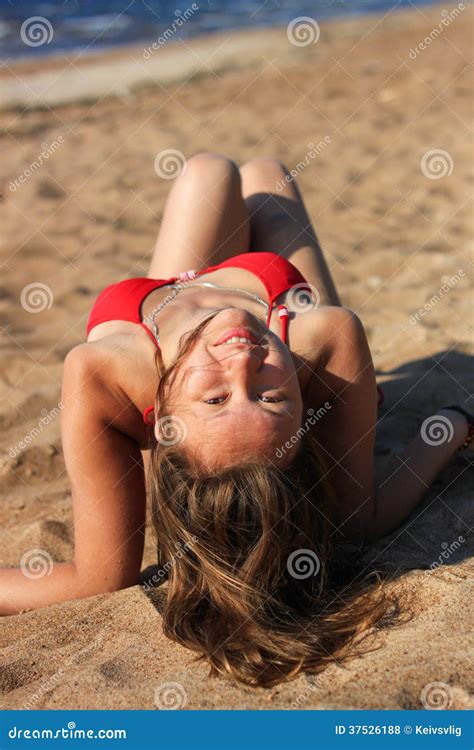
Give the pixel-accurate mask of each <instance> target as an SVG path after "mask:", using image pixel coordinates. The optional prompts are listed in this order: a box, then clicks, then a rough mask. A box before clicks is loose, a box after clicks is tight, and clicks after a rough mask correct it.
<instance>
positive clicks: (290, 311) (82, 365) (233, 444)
mask: <svg viewBox="0 0 474 750" xmlns="http://www.w3.org/2000/svg"><path fill="white" fill-rule="evenodd" d="M189 269H193V270H189ZM157 279H166V281H157ZM62 403H63V414H62V416H63V420H62V440H63V449H64V456H65V461H66V467H67V470H68V472H69V476H70V478H71V484H72V493H73V503H74V523H75V559H74V562H70V563H65V564H63V563H61V564H58V565H55V566H54V568H53V570H52V572H51V574H50V575H47V576H44V577H43V578H39V579H31V578H28V577H25V576H24V575H23V573H22V571H21V570H20V569H18V570H9V569H8V570H2V571H0V613H1V614H4V615H8V614H15V613H18V612H20V611H23V610H25V609H31V608H36V607H44V606H46V605H49V604H54V603H56V602H61V601H64V600H69V599H75V598H81V597H87V596H93V595H95V594H100V593H103V592H110V591H116V590H117V589H121V588H124V587H127V586H133V585H134V584H136V583H137V582H138V581H139V574H140V567H141V563H142V553H143V540H144V526H145V495H146V493H145V476H144V464H143V460H142V454H141V451H148V450H151V455H150V456H149V460H147V464H148V467H147V469H148V475H149V476H148V484H149V492H150V495H151V498H152V503H153V523H154V526H155V528H156V532H157V537H158V557H159V561H158V562H159V565H160V566H161V569H162V568H163V566H165V569H166V570H167V571H168V578H169V581H168V589H167V603H166V606H165V611H164V616H163V620H164V629H165V633H166V634H167V635H168V636H170V637H171V638H173V639H175V640H177V641H179V642H180V643H183V644H185V645H186V646H188V647H189V648H191V649H193V650H195V651H197V652H198V653H200V654H202V655H204V656H206V657H207V658H208V660H209V662H210V663H211V665H212V667H213V669H214V671H218V672H221V673H227V674H230V675H232V676H234V677H235V678H237V679H240V680H242V681H245V682H248V683H250V684H260V685H271V684H274V683H276V682H279V681H281V680H282V679H285V678H288V677H291V676H293V675H295V674H297V673H298V672H299V671H301V670H311V669H313V670H317V669H320V668H321V667H322V665H324V664H325V663H326V662H328V661H329V660H331V659H332V658H334V656H341V655H343V654H344V653H346V652H348V649H349V650H350V646H351V644H354V642H355V641H356V640H357V639H358V637H359V636H360V635H361V634H363V633H365V632H367V631H368V629H369V628H370V627H371V626H373V625H374V624H376V623H377V622H378V621H379V620H380V618H381V617H382V615H383V614H384V612H385V611H386V608H387V603H386V601H385V598H384V597H383V596H380V592H377V591H376V592H375V593H374V592H373V591H372V592H370V591H369V593H367V592H366V593H363V594H362V595H356V594H354V593H352V594H350V595H348V589H345V590H344V591H342V592H340V593H339V594H337V595H335V593H334V592H335V589H334V586H335V578H334V575H333V569H335V568H334V565H335V563H336V562H337V560H335V556H334V546H335V543H337V542H339V541H341V540H343V541H350V542H355V543H356V544H357V545H362V544H364V543H366V542H370V541H372V540H375V539H377V538H379V537H381V536H383V535H384V534H387V533H388V532H390V531H392V530H393V529H395V528H397V526H399V525H400V524H401V523H403V521H405V519H406V518H407V517H408V516H409V515H410V513H411V512H412V511H413V509H414V508H415V507H416V506H417V504H418V503H419V502H420V500H421V499H422V497H423V495H424V493H425V491H426V489H427V487H428V486H429V484H430V483H431V482H432V481H433V480H434V478H435V477H436V475H437V474H438V472H439V471H440V470H441V469H442V468H443V466H445V464H446V463H447V462H448V461H449V459H450V458H451V457H452V456H453V454H454V453H455V452H456V451H457V450H458V449H460V448H461V447H465V446H466V444H467V442H469V440H471V439H472V437H473V431H474V430H473V423H472V420H471V421H469V419H468V418H467V416H466V415H465V414H464V413H463V412H462V410H461V411H459V410H456V408H449V409H443V410H442V411H441V412H439V419H440V420H441V421H443V419H444V421H445V422H446V420H449V422H450V423H451V425H452V429H453V438H452V440H451V441H450V442H447V443H443V444H441V445H430V444H428V443H427V442H425V441H424V440H423V438H422V436H420V435H418V436H417V437H416V438H415V439H414V440H413V442H412V443H411V444H410V445H409V447H408V448H407V449H406V450H405V451H404V452H403V454H402V455H401V456H400V464H399V466H397V470H396V471H394V472H393V470H392V472H393V473H392V475H391V476H388V477H387V479H386V480H385V481H383V480H381V481H380V482H379V483H376V481H375V478H374V433H375V424H376V418H377V391H376V384H375V377H374V369H373V365H372V360H371V356H370V352H369V347H368V345H367V340H366V336H365V333H364V328H363V326H362V324H361V322H360V320H359V319H358V318H357V316H356V315H355V314H354V313H353V312H351V311H350V310H347V309H345V308H344V307H342V306H341V304H340V301H339V297H338V295H337V292H336V289H335V287H334V283H333V281H332V279H331V276H330V273H329V271H328V268H327V265H326V263H325V260H324V257H323V255H322V252H321V249H320V247H319V244H318V241H317V238H316V235H315V233H314V230H313V229H312V227H311V222H310V219H309V217H308V215H307V213H306V210H305V207H304V205H303V202H302V199H301V196H300V194H299V192H298V190H297V188H296V186H295V183H294V182H293V181H292V180H291V179H290V178H289V175H288V173H287V172H286V170H285V168H284V167H283V166H282V165H281V164H280V163H279V162H278V161H277V160H275V159H272V158H261V159H255V160H253V161H251V162H248V163H247V164H245V165H244V166H243V167H242V168H241V169H240V170H239V169H238V168H237V167H236V166H235V164H234V163H233V162H231V161H229V160H228V159H226V158H223V157H221V156H217V155H213V154H203V155H199V156H195V157H193V158H192V159H190V160H189V162H188V163H187V168H186V170H185V172H184V173H183V174H182V175H181V176H180V177H178V178H177V179H176V180H175V182H174V184H173V188H172V190H171V193H170V196H169V198H168V202H167V204H166V210H165V213H164V217H163V221H162V225H161V230H160V234H159V237H158V241H157V244H156V248H155V251H154V254H153V257H152V261H151V266H150V271H149V275H148V278H146V279H145V278H141V279H130V280H127V281H122V282H120V283H119V284H115V285H112V286H111V287H108V288H107V289H106V290H105V291H104V292H102V294H101V295H100V296H99V298H98V300H97V302H96V304H95V306H94V308H93V310H92V313H91V316H90V320H89V327H88V339H87V343H85V344H82V345H80V346H78V347H76V348H75V349H73V350H72V351H71V352H70V353H69V354H68V356H67V358H66V362H65V367H64V383H63V396H62ZM151 405H153V406H151ZM376 484H377V486H376ZM178 550H179V554H178V553H177V551H178ZM308 571H309V572H308ZM158 580H160V579H159V578H158Z"/></svg>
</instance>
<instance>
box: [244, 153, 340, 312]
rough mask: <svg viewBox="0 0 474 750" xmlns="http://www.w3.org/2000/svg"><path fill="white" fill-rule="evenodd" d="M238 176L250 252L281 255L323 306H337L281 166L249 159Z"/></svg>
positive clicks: (310, 229)
mask: <svg viewBox="0 0 474 750" xmlns="http://www.w3.org/2000/svg"><path fill="white" fill-rule="evenodd" d="M240 174H241V176H242V195H243V197H244V200H245V204H246V206H247V209H248V213H249V217H250V225H251V239H250V249H251V250H255V251H260V252H264V251H270V252H274V253H278V254H279V255H283V256H284V257H285V258H287V259H288V260H289V261H291V262H292V263H293V265H295V266H296V267H297V268H298V270H299V271H300V272H301V273H302V274H303V276H304V277H305V279H306V280H307V281H308V283H309V284H312V285H313V286H315V287H316V289H317V290H318V292H319V294H320V298H321V302H322V303H323V304H324V305H340V304H341V302H340V299H339V296H338V294H337V291H336V287H335V285H334V281H333V279H332V276H331V273H330V271H329V268H328V266H327V264H326V260H325V258H324V256H323V253H322V250H321V248H320V246H319V242H318V238H317V237H316V233H315V231H314V229H313V227H312V225H311V220H310V218H309V216H308V214H307V212H306V209H305V206H304V203H303V199H302V197H301V194H300V192H299V190H298V188H297V186H296V183H295V182H294V180H292V179H291V178H290V180H289V181H288V179H285V178H287V177H289V173H288V171H287V170H286V168H285V167H284V166H283V164H282V163H281V162H280V161H278V159H273V158H272V157H261V158H258V159H252V161H249V162H247V163H246V164H244V165H243V166H242V167H241V169H240ZM277 186H278V187H277Z"/></svg>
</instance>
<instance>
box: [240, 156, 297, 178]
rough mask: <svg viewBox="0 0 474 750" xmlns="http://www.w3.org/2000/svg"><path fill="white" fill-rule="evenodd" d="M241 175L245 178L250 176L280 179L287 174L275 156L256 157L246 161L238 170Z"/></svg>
mask: <svg viewBox="0 0 474 750" xmlns="http://www.w3.org/2000/svg"><path fill="white" fill-rule="evenodd" d="M240 171H241V174H242V175H245V176H246V177H248V176H251V175H256V174H258V175H263V176H271V175H276V176H279V177H282V176H284V175H286V174H288V170H287V168H286V167H285V165H284V164H283V162H282V161H280V159H277V158H276V157H275V156H257V157H255V159H250V160H249V161H246V162H245V164H243V165H242V167H241V168H240Z"/></svg>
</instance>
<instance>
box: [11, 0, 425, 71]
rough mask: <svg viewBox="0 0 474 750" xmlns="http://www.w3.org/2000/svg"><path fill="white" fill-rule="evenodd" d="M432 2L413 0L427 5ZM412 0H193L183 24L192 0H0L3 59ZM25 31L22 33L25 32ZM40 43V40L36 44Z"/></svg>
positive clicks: (379, 9) (356, 11)
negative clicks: (30, 27) (34, 27)
mask: <svg viewBox="0 0 474 750" xmlns="http://www.w3.org/2000/svg"><path fill="white" fill-rule="evenodd" d="M429 4H431V0H416V5H417V6H421V5H429ZM410 5H411V3H410V0H399V2H396V0H395V1H394V0H392V1H391V2H390V1H389V0H345V2H343V1H342V0H312V1H311V2H310V1H309V0H197V2H196V3H194V8H195V7H196V6H198V9H197V10H193V11H192V12H191V13H190V14H189V13H188V14H187V15H188V16H190V17H189V18H188V20H186V22H182V23H181V24H180V26H179V28H177V27H176V19H177V18H178V17H179V16H180V15H181V14H184V13H185V12H186V11H187V10H188V9H191V8H192V6H193V3H192V0H174V2H169V0H163V1H162V2H158V1H157V0H49V1H48V0H45V1H44V2H42V1H41V0H36V2H35V1H34V0H0V47H1V57H2V58H3V59H5V58H17V57H32V56H40V55H41V56H44V55H51V54H60V53H62V52H66V53H67V52H71V51H74V52H75V53H77V52H87V51H90V52H96V51H98V50H101V49H105V48H110V47H115V46H117V45H121V44H127V43H141V42H143V44H144V46H146V43H148V44H149V43H152V42H153V41H154V40H155V39H157V38H158V37H159V36H160V35H161V34H163V33H164V32H165V31H166V30H167V29H173V22H175V26H174V31H173V38H174V39H179V38H181V39H185V38H187V37H190V36H195V35H196V34H201V33H209V32H214V31H225V30H229V29H236V28H243V27H249V26H250V27H262V26H278V25H286V24H288V23H289V21H291V20H292V19H293V18H295V17H298V16H310V17H312V18H314V19H316V21H317V22H318V23H319V22H320V21H323V20H324V19H326V18H330V17H342V16H349V17H350V16H356V15H360V14H362V13H369V12H372V13H380V14H382V13H386V12H387V11H389V10H390V9H398V8H402V7H403V6H410ZM32 16H41V17H42V18H43V19H46V24H45V22H44V21H40V22H39V23H40V28H39V30H38V31H37V34H39V36H35V35H34V31H33V30H32V31H31V36H30V37H27V38H29V40H30V42H33V43H32V44H28V43H25V42H24V40H23V39H22V35H21V28H22V24H23V23H24V22H26V24H27V25H26V27H25V28H26V29H27V28H28V23H32V22H31V21H30V22H28V19H31V17H32ZM27 33H28V32H27V31H24V34H27ZM38 41H41V43H38V44H37V43H36V42H38Z"/></svg>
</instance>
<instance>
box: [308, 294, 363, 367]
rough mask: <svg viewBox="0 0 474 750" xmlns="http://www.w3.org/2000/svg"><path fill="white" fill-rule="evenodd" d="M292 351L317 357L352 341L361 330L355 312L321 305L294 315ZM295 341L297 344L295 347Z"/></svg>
mask: <svg viewBox="0 0 474 750" xmlns="http://www.w3.org/2000/svg"><path fill="white" fill-rule="evenodd" d="M295 317H296V324H297V337H296V342H295V343H296V350H298V349H301V353H303V352H310V351H311V352H312V353H313V356H315V357H320V356H321V355H322V353H323V352H326V353H329V352H330V351H331V352H332V351H333V350H334V348H335V347H338V348H340V347H344V344H349V343H351V344H352V343H353V342H354V341H355V340H356V339H357V338H359V337H360V335H361V333H363V331H364V327H363V324H362V321H361V320H360V318H359V317H358V315H357V314H356V313H355V312H354V311H353V310H350V309H349V308H347V307H340V306H338V307H336V306H334V307H333V306H329V305H321V306H320V307H317V308H314V309H312V310H308V311H307V312H302V313H297V314H296V316H295ZM298 343H300V346H299V347H298Z"/></svg>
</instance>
